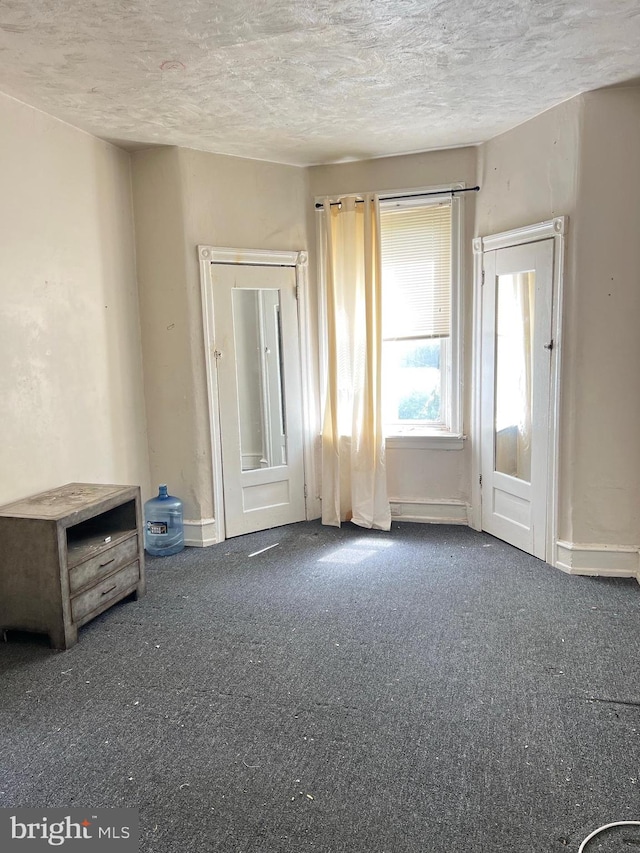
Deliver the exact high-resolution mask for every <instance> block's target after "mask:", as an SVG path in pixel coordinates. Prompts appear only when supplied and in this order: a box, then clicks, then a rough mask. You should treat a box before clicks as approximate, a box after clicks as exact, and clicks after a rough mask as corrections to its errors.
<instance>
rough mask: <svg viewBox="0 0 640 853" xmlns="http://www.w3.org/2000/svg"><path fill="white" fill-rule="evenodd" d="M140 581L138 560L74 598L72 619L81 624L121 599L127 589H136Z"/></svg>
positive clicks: (72, 600)
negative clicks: (90, 615) (94, 613)
mask: <svg viewBox="0 0 640 853" xmlns="http://www.w3.org/2000/svg"><path fill="white" fill-rule="evenodd" d="M139 580H140V564H139V563H138V561H137V560H136V562H135V563H132V564H131V565H129V566H127V567H126V568H124V569H121V570H120V571H119V572H117V573H116V574H115V575H109V577H107V578H105V579H104V580H103V581H101V582H100V583H98V584H96V586H93V587H91V589H88V590H87V591H86V592H81V593H80V595H76V596H75V597H74V598H72V599H71V618H72V619H73V621H74V622H81V621H82V620H83V619H84V617H85V616H87V614H89V613H92V612H93V611H94V610H97V609H98V608H101V607H104V605H105V604H108V603H109V602H110V601H113V600H114V599H117V598H119V597H121V596H122V594H123V593H125V592H126V590H127V589H130V588H132V587H135V586H136V584H137V583H138V581H139Z"/></svg>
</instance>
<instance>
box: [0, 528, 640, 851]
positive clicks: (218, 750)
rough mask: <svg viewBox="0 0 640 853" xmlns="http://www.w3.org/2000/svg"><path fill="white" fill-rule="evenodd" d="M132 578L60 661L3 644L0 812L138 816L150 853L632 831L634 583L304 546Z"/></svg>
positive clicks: (482, 562)
mask: <svg viewBox="0 0 640 853" xmlns="http://www.w3.org/2000/svg"><path fill="white" fill-rule="evenodd" d="M276 543H277V546H276V547H273V548H270V549H269V550H265V551H262V553H258V554H255V552H256V551H260V550H261V549H264V548H267V547H268V546H270V545H275V544H276ZM251 554H255V555H254V556H250V555H251ZM147 579H148V594H147V596H146V597H145V598H143V599H141V600H140V601H138V602H135V601H128V602H124V603H122V604H120V605H118V606H116V607H115V608H113V609H111V610H110V611H108V612H107V613H105V614H104V615H102V616H101V617H99V618H98V619H96V620H95V621H94V622H92V623H90V624H89V625H87V626H86V627H85V628H83V629H82V630H81V632H80V642H79V643H78V645H77V646H75V647H74V648H73V649H71V650H69V651H67V652H63V653H60V652H54V651H51V650H50V649H49V648H48V647H47V646H46V645H45V644H44V643H43V642H40V641H38V640H37V639H34V638H32V637H28V636H26V635H21V636H17V635H9V642H7V643H2V644H0V672H1V673H2V675H1V685H2V686H1V692H0V715H1V716H0V719H1V731H2V735H1V740H2V751H1V756H0V806H3V807H8V806H34V807H45V806H60V807H70V806H86V807H91V806H93V807H96V808H97V807H105V806H132V807H136V808H138V809H139V811H140V818H141V825H142V840H141V848H140V849H141V850H142V851H150V852H151V853H169V851H170V853H174V851H175V853H182V851H191V853H200V851H202V852H203V853H204V851H211V853H213V851H224V853H270V852H271V851H285V853H334V851H335V853H338V851H345V853H346V851H349V853H414V851H415V853H418V851H419V853H463V852H464V853H469V851H495V853H501V851H504V853H507V851H508V853H520V851H521V853H530V851H535V853H541V852H542V851H566V850H572V851H573V850H575V851H577V850H578V847H579V844H580V842H581V841H582V839H584V838H585V836H586V835H587V834H588V833H589V832H591V831H592V830H594V829H596V828H597V827H598V826H600V825H602V824H605V823H608V822H611V821H617V820H634V819H640V779H639V777H640V763H639V758H640V749H639V731H640V586H638V584H637V583H636V581H635V580H610V579H609V580H606V579H598V578H581V577H568V576H566V575H564V574H562V573H561V572H559V571H558V570H556V569H552V568H550V567H549V566H547V565H545V564H544V563H542V562H540V561H538V560H536V559H534V558H533V557H529V556H527V555H525V554H523V553H521V552H519V551H517V550H515V549H514V548H511V547H510V546H508V545H506V544H505V543H502V542H500V541H498V540H496V539H493V538H491V537H489V536H486V535H484V534H478V533H476V532H474V531H472V530H469V529H467V528H464V527H451V526H429V525H410V524H396V523H394V525H393V529H392V530H391V532H390V533H383V532H372V531H364V530H360V529H358V528H354V527H352V526H345V527H343V528H342V529H340V530H338V529H334V528H325V527H322V526H321V525H320V524H319V523H316V522H309V523H303V524H297V525H292V526H290V527H286V528H280V529H275V530H270V531H265V532H262V533H257V534H252V535H250V536H244V537H240V538H238V539H234V540H229V541H227V542H225V543H222V544H221V545H218V546H214V547H211V548H208V549H194V548H188V549H186V550H185V551H184V552H183V553H181V554H179V555H177V556H175V557H166V558H148V562H147ZM636 829H638V832H635V834H634V833H633V827H631V828H629V831H628V835H629V837H628V838H626V839H625V840H623V843H624V844H628V843H634V841H636V842H637V841H638V840H639V839H640V827H637V828H636ZM618 840H619V841H620V839H618ZM603 841H604V843H606V839H603ZM594 845H595V841H594ZM591 849H592V848H591V847H590V848H589V853H591ZM593 849H596V848H595V846H594V847H593ZM598 849H610V848H605V846H604V844H602V845H601V846H600V847H599V848H598ZM616 849H618V848H616ZM620 849H631V848H630V847H623V848H620Z"/></svg>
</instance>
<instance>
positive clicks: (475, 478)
mask: <svg viewBox="0 0 640 853" xmlns="http://www.w3.org/2000/svg"><path fill="white" fill-rule="evenodd" d="M568 222H569V220H568V217H567V216H556V217H554V218H553V219H547V220H545V221H543V222H537V223H535V224H533V225H527V226H525V227H523V228H515V229H513V230H511V231H502V232H500V233H498V234H490V235H488V236H486V237H476V238H475V239H474V240H473V243H472V245H473V267H474V275H473V356H472V361H473V365H472V411H471V436H472V441H471V512H470V526H471V527H473V528H474V530H482V488H481V485H480V475H481V472H482V454H481V451H482V447H481V428H480V427H481V402H482V285H483V277H484V253H485V252H492V251H494V250H495V249H507V248H510V247H512V246H521V245H523V244H525V243H535V242H538V241H540V240H549V239H553V243H554V245H553V280H552V303H551V334H552V336H553V338H552V339H553V349H552V351H551V364H550V369H551V375H550V377H549V382H550V384H549V414H550V420H549V448H548V468H547V471H548V475H547V530H546V549H545V550H546V562H547V563H549V564H550V565H552V566H555V565H556V539H557V528H558V472H559V449H560V445H559V423H560V394H561V385H560V376H561V361H562V309H563V273H564V258H565V235H566V233H567V228H568Z"/></svg>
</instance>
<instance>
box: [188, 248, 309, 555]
mask: <svg viewBox="0 0 640 853" xmlns="http://www.w3.org/2000/svg"><path fill="white" fill-rule="evenodd" d="M198 261H199V264H200V296H201V301H202V324H203V333H204V357H205V365H206V374H207V397H208V403H209V406H208V408H209V432H210V439H211V460H212V466H213V501H214V513H215V541H216V542H223V541H224V540H225V538H226V527H225V518H224V493H223V480H222V442H221V435H220V413H219V405H218V380H217V374H216V367H215V355H214V351H215V341H214V328H215V327H214V305H213V291H212V288H211V275H210V273H211V265H212V264H250V265H252V266H281V267H294V268H295V271H296V291H297V294H298V331H299V334H300V355H301V360H302V364H301V372H302V377H301V378H302V409H303V412H302V415H303V437H302V438H303V452H304V471H305V509H306V517H307V518H315V517H316V516H317V515H319V510H318V509H317V507H316V506H315V502H316V498H315V495H316V492H317V489H316V483H315V469H314V465H313V450H312V448H313V407H312V396H311V388H312V387H313V380H312V373H311V370H312V368H311V365H312V360H311V354H310V349H309V347H310V335H309V316H308V295H307V289H308V285H307V282H308V275H307V270H308V255H307V253H306V252H298V251H288V250H285V251H279V250H270V249H233V248H229V247H226V246H198Z"/></svg>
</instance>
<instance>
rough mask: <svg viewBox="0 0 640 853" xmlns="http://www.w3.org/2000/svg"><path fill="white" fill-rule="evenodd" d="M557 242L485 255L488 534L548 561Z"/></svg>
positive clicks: (485, 505) (484, 433)
mask: <svg viewBox="0 0 640 853" xmlns="http://www.w3.org/2000/svg"><path fill="white" fill-rule="evenodd" d="M553 252H554V241H553V239H549V240H541V241H539V242H533V243H525V244H523V245H520V246H512V247H510V248H504V249H495V250H493V251H489V252H485V254H484V284H483V285H482V356H481V357H482V376H481V470H482V479H481V484H482V490H481V493H482V529H483V530H486V531H487V532H488V533H491V534H493V535H494V536H497V537H498V538H500V539H504V540H505V541H506V542H509V543H511V544H512V545H515V546H516V547H517V548H520V549H522V550H523V551H527V552H528V553H530V554H534V555H535V556H536V557H540V558H541V559H543V560H544V559H546V558H547V554H546V542H547V535H546V534H547V477H548V476H549V473H548V454H549V423H550V421H549V418H550V413H551V410H550V398H549V392H550V376H551V353H552V348H553V342H552V339H551V334H552V333H551V328H552V326H551V321H552V316H551V315H552V302H553Z"/></svg>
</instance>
